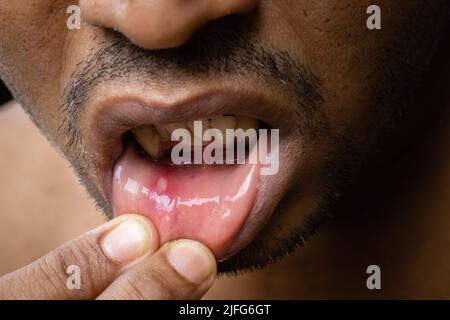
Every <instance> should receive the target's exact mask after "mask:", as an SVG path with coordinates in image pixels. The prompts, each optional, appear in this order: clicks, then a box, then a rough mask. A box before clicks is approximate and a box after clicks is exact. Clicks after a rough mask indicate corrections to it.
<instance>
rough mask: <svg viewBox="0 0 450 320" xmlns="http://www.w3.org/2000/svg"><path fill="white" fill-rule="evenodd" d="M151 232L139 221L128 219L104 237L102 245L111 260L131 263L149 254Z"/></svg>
mask: <svg viewBox="0 0 450 320" xmlns="http://www.w3.org/2000/svg"><path fill="white" fill-rule="evenodd" d="M150 232H151V231H150V230H149V229H148V228H146V227H145V225H144V224H143V222H140V221H138V220H137V219H133V218H130V219H127V220H125V221H123V222H122V223H120V224H119V225H118V226H117V227H115V228H114V229H113V230H111V231H110V232H109V233H108V234H107V235H106V236H104V238H103V240H102V241H101V243H100V245H101V247H102V250H103V253H104V254H105V255H106V256H107V257H108V258H109V259H111V260H113V261H116V262H120V263H124V262H131V261H133V260H136V259H137V258H139V257H141V256H142V255H144V254H145V253H146V252H147V249H148V246H149V245H148V244H149V239H150V238H151V236H152V235H151V234H150Z"/></svg>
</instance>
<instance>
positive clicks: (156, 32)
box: [79, 0, 258, 50]
mask: <svg viewBox="0 0 450 320" xmlns="http://www.w3.org/2000/svg"><path fill="white" fill-rule="evenodd" d="M257 2H258V0H80V3H79V5H80V9H81V14H82V17H83V19H84V21H85V22H87V23H89V24H91V25H94V26H98V27H106V28H111V29H113V30H116V31H119V32H121V33H122V34H124V35H125V36H126V37H127V38H129V39H130V40H131V41H132V42H133V43H135V44H136V45H138V46H140V47H143V48H145V49H151V50H156V49H169V48H174V47H178V46H181V45H182V44H183V43H185V42H186V41H188V40H189V38H190V37H191V36H192V35H193V34H194V33H195V31H196V30H198V29H199V28H200V27H202V26H203V25H205V24H206V23H208V22H210V21H213V20H216V19H219V18H222V17H225V16H228V15H232V14H245V13H249V12H251V11H252V10H254V9H255V7H256V4H257Z"/></svg>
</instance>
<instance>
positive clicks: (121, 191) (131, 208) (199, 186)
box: [112, 115, 261, 260]
mask: <svg viewBox="0 0 450 320" xmlns="http://www.w3.org/2000/svg"><path fill="white" fill-rule="evenodd" d="M201 123H202V125H203V126H202V127H203V129H202V130H203V132H202V133H204V130H207V129H209V128H213V129H218V130H219V131H221V132H222V133H224V136H225V131H226V129H243V130H244V131H245V130H247V129H258V127H259V125H260V123H259V121H257V120H256V119H253V118H249V117H243V116H242V117H241V116H232V115H226V116H218V117H215V118H211V119H204V120H201ZM180 128H182V129H186V130H188V131H189V132H191V133H192V139H193V140H195V139H199V138H200V139H201V137H198V136H196V135H195V132H194V126H193V122H188V123H177V124H169V125H144V126H140V127H137V128H135V129H133V130H132V136H133V138H132V139H128V140H131V141H132V142H127V143H125V146H124V152H123V154H122V156H121V157H120V158H119V160H118V161H117V162H116V164H115V167H114V176H113V188H112V190H113V194H112V198H113V208H114V215H115V216H117V215H121V214H125V213H138V214H142V215H145V216H147V217H148V218H149V219H150V220H151V221H152V222H153V223H154V224H155V226H156V228H157V229H158V231H159V233H160V239H161V243H164V242H167V241H170V240H176V239H193V240H198V241H201V242H203V243H204V244H205V245H207V246H208V247H209V248H210V249H211V250H212V252H213V253H214V255H215V256H216V258H217V259H218V260H223V259H226V258H228V257H229V250H228V249H229V247H230V246H231V244H232V243H233V241H234V240H235V239H236V237H237V236H238V235H239V233H240V232H241V230H242V226H243V225H244V223H245V222H246V220H247V218H248V215H249V214H250V211H251V210H252V207H253V204H254V201H255V199H256V195H257V192H258V188H259V180H260V167H261V165H260V161H257V163H250V162H248V161H246V162H245V163H244V164H225V165H218V164H212V165H207V164H195V165H193V164H189V165H173V164H170V163H167V162H163V161H157V160H158V159H159V158H160V157H162V155H163V154H164V153H167V152H168V150H169V151H170V147H173V144H170V136H171V133H172V132H173V130H175V129H180ZM193 142H194V141H193ZM224 142H225V143H228V142H226V141H224ZM167 146H169V148H167ZM205 146H206V145H205V144H204V143H203V144H202V147H203V148H204V147H205ZM256 149H257V148H250V150H248V153H249V154H248V155H247V156H249V157H250V155H251V153H253V152H257V150H256ZM142 151H145V153H146V155H144V156H143V155H142ZM255 158H258V157H255ZM258 160H259V159H258Z"/></svg>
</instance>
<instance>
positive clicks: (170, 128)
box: [165, 123, 187, 139]
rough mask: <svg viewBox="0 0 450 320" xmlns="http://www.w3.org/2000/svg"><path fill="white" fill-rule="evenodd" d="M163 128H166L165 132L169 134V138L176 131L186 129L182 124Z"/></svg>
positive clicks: (172, 124)
mask: <svg viewBox="0 0 450 320" xmlns="http://www.w3.org/2000/svg"><path fill="white" fill-rule="evenodd" d="M165 127H166V130H167V131H168V132H169V136H172V132H173V131H175V130H177V129H187V127H186V125H185V124H184V123H171V124H168V125H166V126H165ZM169 139H170V138H169Z"/></svg>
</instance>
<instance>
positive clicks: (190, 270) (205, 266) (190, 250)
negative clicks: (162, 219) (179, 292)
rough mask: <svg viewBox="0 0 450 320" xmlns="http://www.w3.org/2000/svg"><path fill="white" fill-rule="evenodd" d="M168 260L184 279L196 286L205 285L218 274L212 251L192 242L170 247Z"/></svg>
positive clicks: (175, 244) (182, 241) (180, 241)
mask: <svg viewBox="0 0 450 320" xmlns="http://www.w3.org/2000/svg"><path fill="white" fill-rule="evenodd" d="M167 259H168V261H169V263H170V264H171V265H172V267H173V268H174V269H175V270H176V271H177V272H178V273H179V274H180V275H181V276H182V277H184V278H186V279H187V280H189V281H190V282H192V283H195V284H201V283H203V282H204V281H206V280H207V279H210V278H212V277H213V275H214V274H215V273H216V263H215V260H214V256H213V255H212V253H211V251H209V249H208V248H206V247H205V246H203V245H202V244H200V243H198V242H195V241H192V240H179V241H176V242H175V243H174V244H173V245H172V246H171V247H170V249H169V252H168V253H167Z"/></svg>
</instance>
